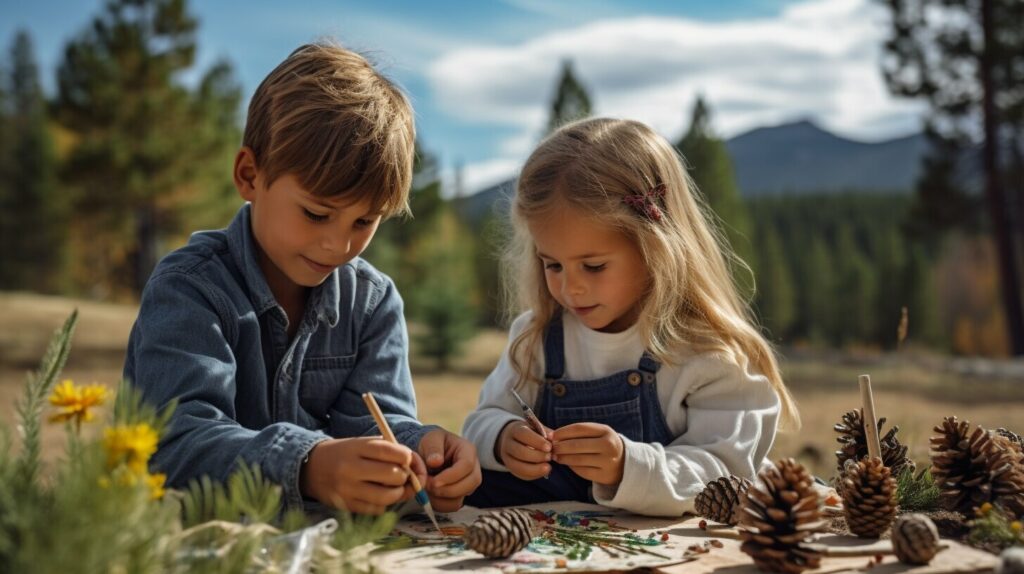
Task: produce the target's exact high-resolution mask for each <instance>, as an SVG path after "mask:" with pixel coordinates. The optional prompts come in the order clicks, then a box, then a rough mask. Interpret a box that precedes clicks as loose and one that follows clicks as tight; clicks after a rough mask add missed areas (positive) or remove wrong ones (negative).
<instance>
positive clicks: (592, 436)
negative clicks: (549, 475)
mask: <svg viewBox="0 0 1024 574" xmlns="http://www.w3.org/2000/svg"><path fill="white" fill-rule="evenodd" d="M551 444H552V445H553V448H554V455H555V456H554V461H555V462H557V463H561V464H564V465H566V466H568V467H569V468H571V469H572V471H573V472H575V473H576V474H578V475H580V476H582V477H583V478H585V479H587V480H590V481H593V482H595V483H597V484H601V485H604V486H609V487H615V486H618V484H619V482H621V481H622V468H623V465H624V464H625V458H626V457H625V450H626V448H625V446H624V445H623V444H622V437H620V436H619V433H617V432H615V429H613V428H611V427H610V426H608V425H602V424H598V423H576V424H572V425H566V426H564V427H562V428H560V429H558V430H556V431H555V432H554V433H553V434H552V435H551Z"/></svg>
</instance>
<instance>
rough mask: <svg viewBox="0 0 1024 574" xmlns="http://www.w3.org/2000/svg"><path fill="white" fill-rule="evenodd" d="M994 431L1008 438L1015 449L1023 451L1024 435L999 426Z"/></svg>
mask: <svg viewBox="0 0 1024 574" xmlns="http://www.w3.org/2000/svg"><path fill="white" fill-rule="evenodd" d="M995 433H996V434H997V435H999V436H1001V437H1003V438H1007V439H1010V442H1011V443H1013V444H1015V445H1016V446H1017V450H1019V451H1022V452H1024V436H1020V435H1019V434H1017V433H1015V432H1013V431H1009V430H1006V429H1004V428H1003V427H999V428H997V429H996V430H995Z"/></svg>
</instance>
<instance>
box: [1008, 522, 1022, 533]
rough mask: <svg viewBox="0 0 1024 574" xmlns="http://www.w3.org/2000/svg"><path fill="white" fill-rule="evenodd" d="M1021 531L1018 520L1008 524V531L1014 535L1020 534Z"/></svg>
mask: <svg viewBox="0 0 1024 574" xmlns="http://www.w3.org/2000/svg"><path fill="white" fill-rule="evenodd" d="M1021 529H1022V527H1021V524H1020V520H1014V521H1013V522H1011V523H1010V530H1012V531H1013V533H1014V534H1020V532H1021Z"/></svg>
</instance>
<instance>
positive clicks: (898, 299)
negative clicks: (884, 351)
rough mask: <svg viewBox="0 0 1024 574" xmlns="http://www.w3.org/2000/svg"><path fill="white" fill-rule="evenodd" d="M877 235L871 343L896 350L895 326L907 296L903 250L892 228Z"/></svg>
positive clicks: (905, 303) (895, 231) (874, 257)
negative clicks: (873, 327) (873, 317)
mask: <svg viewBox="0 0 1024 574" xmlns="http://www.w3.org/2000/svg"><path fill="white" fill-rule="evenodd" d="M878 235H879V237H878V238H877V239H878V246H877V249H875V250H874V251H875V252H874V256H873V257H872V260H873V261H874V262H876V263H875V268H876V269H877V271H878V290H877V293H876V303H875V306H874V308H875V309H874V312H873V313H872V314H873V315H874V316H875V317H877V319H878V320H877V321H876V322H875V332H874V333H873V334H872V335H871V338H870V341H873V342H876V343H878V344H880V345H882V346H883V347H885V348H889V349H893V348H895V347H896V325H897V324H898V322H899V319H900V315H901V309H902V308H903V307H905V306H906V305H907V298H908V295H909V293H908V285H907V284H906V267H907V257H906V248H905V247H904V242H903V240H902V238H901V237H900V236H899V232H898V230H897V229H896V228H895V227H889V228H884V229H883V230H880V231H879V232H878Z"/></svg>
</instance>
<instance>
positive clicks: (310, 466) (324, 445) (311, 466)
mask: <svg viewBox="0 0 1024 574" xmlns="http://www.w3.org/2000/svg"><path fill="white" fill-rule="evenodd" d="M405 464H409V465H410V468H412V471H413V472H415V473H416V474H417V475H418V477H419V479H420V482H421V483H422V482H423V481H424V480H426V477H427V476H426V475H427V472H426V467H425V466H424V465H423V459H421V458H420V457H419V456H418V455H416V454H415V453H414V452H412V451H411V450H409V449H408V448H406V447H404V446H402V445H398V444H393V443H390V442H388V441H386V440H384V439H383V438H381V437H379V436H378V437H358V438H343V439H330V440H325V441H323V442H321V443H319V444H317V445H316V446H314V447H313V450H311V451H310V453H309V462H307V463H306V464H305V465H303V468H302V473H301V475H300V477H299V487H300V488H301V490H302V493H303V494H304V495H306V496H309V497H312V498H315V499H316V500H319V501H320V502H322V503H324V504H326V505H328V506H332V507H334V508H345V509H347V510H349V511H350V512H354V513H357V514H382V513H384V511H385V510H387V507H388V506H389V505H391V504H394V503H396V502H400V501H403V500H408V499H409V498H411V497H413V496H414V495H415V494H416V493H414V492H413V491H412V484H411V481H409V475H408V473H406V472H405V469H404V468H403V465H405Z"/></svg>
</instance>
